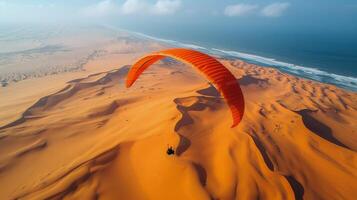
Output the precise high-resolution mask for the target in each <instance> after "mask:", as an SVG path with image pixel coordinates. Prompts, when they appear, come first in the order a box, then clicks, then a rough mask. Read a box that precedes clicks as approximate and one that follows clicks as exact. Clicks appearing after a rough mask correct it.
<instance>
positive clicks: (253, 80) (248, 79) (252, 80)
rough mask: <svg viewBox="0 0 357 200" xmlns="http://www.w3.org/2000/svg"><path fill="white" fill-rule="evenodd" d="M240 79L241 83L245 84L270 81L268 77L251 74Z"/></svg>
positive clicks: (258, 83)
mask: <svg viewBox="0 0 357 200" xmlns="http://www.w3.org/2000/svg"><path fill="white" fill-rule="evenodd" d="M238 81H239V84H240V85H243V86H247V85H250V84H256V85H261V84H266V83H267V82H268V81H267V80H266V79H259V78H254V77H252V76H249V75H246V76H243V77H242V78H240V79H238Z"/></svg>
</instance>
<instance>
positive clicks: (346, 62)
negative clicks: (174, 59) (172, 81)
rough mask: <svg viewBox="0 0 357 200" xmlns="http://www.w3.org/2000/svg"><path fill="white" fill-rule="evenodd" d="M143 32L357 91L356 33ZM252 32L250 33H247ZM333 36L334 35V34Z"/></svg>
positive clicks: (172, 43) (175, 42)
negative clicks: (200, 33)
mask: <svg viewBox="0 0 357 200" xmlns="http://www.w3.org/2000/svg"><path fill="white" fill-rule="evenodd" d="M177 32H178V31H176V32H175V31H173V32H172V34H170V33H169V34H168V33H166V34H160V33H157V34H155V33H153V34H143V33H138V32H134V33H136V34H137V35H138V36H140V37H145V38H147V39H152V40H156V41H160V42H163V43H167V44H170V45H172V46H177V47H186V48H192V49H197V50H200V51H204V52H206V53H210V54H215V55H219V56H225V57H234V58H238V59H242V60H244V61H246V62H248V63H252V64H257V65H261V66H268V67H274V68H277V69H279V70H280V71H283V72H286V73H289V74H292V75H296V76H299V77H303V78H307V79H312V80H315V81H319V82H323V83H329V84H333V85H336V86H338V87H341V88H344V89H346V90H350V91H355V92H356V91H357V39H356V38H357V36H356V35H349V36H348V35H338V34H330V35H329V36H328V37H327V36H325V37H322V36H321V35H319V34H316V35H314V34H312V35H289V34H279V33H276V34H275V35H265V36H261V37H259V34H258V36H257V34H255V35H254V36H252V37H249V36H247V34H245V37H242V38H240V37H239V35H235V34H229V33H221V34H220V36H219V37H215V34H211V35H210V34H207V35H205V36H204V37H198V35H196V34H178V33H177ZM248 35H249V34H248ZM331 35H333V36H331Z"/></svg>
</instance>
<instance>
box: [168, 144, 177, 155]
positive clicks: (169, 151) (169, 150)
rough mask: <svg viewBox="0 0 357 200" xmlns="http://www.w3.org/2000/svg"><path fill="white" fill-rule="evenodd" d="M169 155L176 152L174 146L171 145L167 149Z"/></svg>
mask: <svg viewBox="0 0 357 200" xmlns="http://www.w3.org/2000/svg"><path fill="white" fill-rule="evenodd" d="M166 153H167V155H169V156H171V155H174V154H175V150H174V148H173V147H172V146H170V147H169V148H168V149H167V151H166Z"/></svg>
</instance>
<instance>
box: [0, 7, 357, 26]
mask: <svg viewBox="0 0 357 200" xmlns="http://www.w3.org/2000/svg"><path fill="white" fill-rule="evenodd" d="M356 20H357V1H356V0H310V1H301V0H288V1H284V0H282V1H276V0H235V1H234V0H219V1H218V0H194V1H193V0H70V1H69V0H62V1H58V0H0V23H61V22H82V23H84V22H97V23H118V24H123V25H126V26H130V24H131V23H135V25H136V26H148V24H151V25H153V26H160V25H161V26H162V27H164V26H165V25H170V24H171V25H180V24H183V23H184V24H187V25H188V26H206V25H207V24H212V25H218V27H219V25H225V24H230V25H232V26H234V25H242V26H243V25H247V26H248V27H247V28H256V27H261V28H281V26H284V28H289V29H300V28H311V29H319V30H321V29H322V30H326V31H336V30H338V29H340V30H341V29H343V30H344V31H346V30H348V31H356V29H357V25H356V24H357V23H356ZM244 28H246V27H244Z"/></svg>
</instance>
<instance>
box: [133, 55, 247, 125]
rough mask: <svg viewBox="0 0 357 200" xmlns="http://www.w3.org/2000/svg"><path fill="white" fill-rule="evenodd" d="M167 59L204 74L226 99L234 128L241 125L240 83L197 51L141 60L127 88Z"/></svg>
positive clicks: (241, 99) (241, 95) (221, 66)
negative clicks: (143, 73)
mask: <svg viewBox="0 0 357 200" xmlns="http://www.w3.org/2000/svg"><path fill="white" fill-rule="evenodd" d="M165 57H171V58H174V59H176V60H179V61H181V62H184V63H187V64H189V65H191V66H193V67H194V68H196V69H197V70H198V71H200V72H201V73H203V74H204V75H205V76H206V78H207V79H208V80H209V81H210V82H212V83H213V84H214V86H215V87H216V88H217V90H218V91H219V92H220V93H221V94H222V95H223V97H224V98H225V100H226V102H227V104H228V106H229V108H230V110H231V112H232V117H233V125H232V127H235V126H237V125H238V124H239V122H240V121H241V120H242V117H243V113H244V98H243V93H242V90H241V88H240V86H239V83H238V81H237V80H236V78H235V77H234V76H233V74H232V73H231V72H230V71H229V70H228V69H227V68H226V67H225V66H223V65H222V64H221V63H220V62H218V61H217V60H216V59H215V58H213V57H211V56H209V55H206V54H204V53H201V52H198V51H195V50H190V49H181V48H177V49H168V50H163V51H159V52H155V53H151V54H149V55H147V56H145V57H143V58H141V59H139V60H138V61H137V62H136V63H135V64H134V65H133V66H132V67H131V69H130V71H129V73H128V75H127V80H126V87H130V86H131V85H133V83H134V82H135V81H136V79H137V78H138V77H139V76H140V74H141V73H142V72H143V71H144V70H145V69H146V68H148V67H149V66H150V65H152V64H154V63H155V62H156V61H158V60H160V59H163V58H165Z"/></svg>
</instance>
